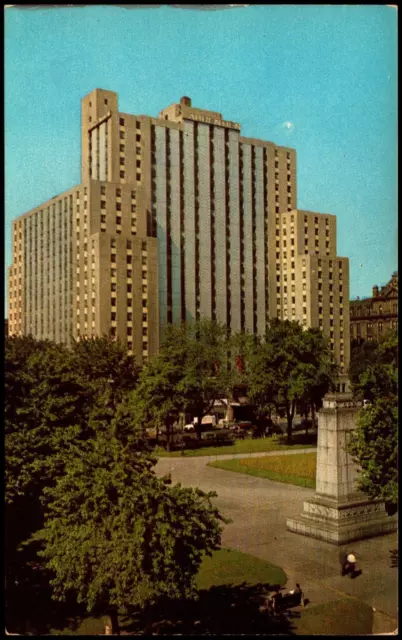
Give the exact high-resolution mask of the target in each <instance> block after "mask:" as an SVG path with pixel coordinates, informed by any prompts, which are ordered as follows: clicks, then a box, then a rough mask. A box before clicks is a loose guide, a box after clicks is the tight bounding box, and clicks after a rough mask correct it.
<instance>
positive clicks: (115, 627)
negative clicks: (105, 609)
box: [109, 609, 120, 636]
mask: <svg viewBox="0 0 402 640" xmlns="http://www.w3.org/2000/svg"><path fill="white" fill-rule="evenodd" d="M109 618H110V626H111V627H112V635H113V636H119V635H120V625H119V614H118V613H117V609H111V610H110V611H109Z"/></svg>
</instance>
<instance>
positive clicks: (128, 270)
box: [127, 269, 133, 278]
mask: <svg viewBox="0 0 402 640" xmlns="http://www.w3.org/2000/svg"><path fill="white" fill-rule="evenodd" d="M132 275H133V272H132V270H131V269H127V278H131V276H132Z"/></svg>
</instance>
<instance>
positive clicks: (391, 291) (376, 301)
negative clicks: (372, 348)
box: [350, 271, 398, 342]
mask: <svg viewBox="0 0 402 640" xmlns="http://www.w3.org/2000/svg"><path fill="white" fill-rule="evenodd" d="M397 323H398V272H397V271H395V272H394V273H393V274H392V278H391V280H390V281H389V282H388V284H386V285H385V286H384V287H381V289H379V288H378V286H377V285H375V286H374V287H373V296H372V298H363V299H362V300H360V299H357V300H351V301H350V338H351V340H367V341H368V342H372V341H373V340H374V341H376V342H377V341H378V340H379V339H380V338H381V336H383V335H384V334H385V333H387V331H389V330H390V329H396V327H397Z"/></svg>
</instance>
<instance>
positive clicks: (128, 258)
mask: <svg viewBox="0 0 402 640" xmlns="http://www.w3.org/2000/svg"><path fill="white" fill-rule="evenodd" d="M132 260H133V257H132V256H127V257H126V262H127V264H131V263H132Z"/></svg>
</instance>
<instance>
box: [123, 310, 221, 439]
mask: <svg viewBox="0 0 402 640" xmlns="http://www.w3.org/2000/svg"><path fill="white" fill-rule="evenodd" d="M229 348H230V342H229V341H228V338H227V332H226V329H225V327H223V326H222V325H220V324H218V323H216V322H213V321H211V320H207V319H203V320H200V321H199V322H195V323H192V324H189V325H185V324H183V325H181V326H177V325H170V326H169V327H168V328H167V331H166V335H165V340H164V342H163V344H162V346H161V348H160V351H159V354H158V355H157V356H155V357H154V358H153V359H152V360H151V362H150V363H149V364H148V366H147V367H146V368H144V370H143V371H142V373H141V375H140V378H139V384H138V387H137V389H136V390H135V392H134V394H133V396H132V402H133V405H135V407H136V414H137V420H138V421H142V424H146V425H153V426H155V424H160V425H162V424H163V425H165V427H166V429H167V436H168V443H169V441H170V435H171V432H172V427H173V424H174V422H176V421H177V420H178V419H179V416H180V414H181V413H190V414H191V415H193V416H196V417H197V418H198V423H197V425H196V428H197V431H198V435H200V427H201V421H202V418H203V417H204V416H206V415H208V414H209V413H210V412H211V411H212V409H213V406H214V403H215V401H216V400H218V399H220V398H225V397H227V394H228V393H229V391H230V389H231V384H232V383H231V380H232V370H231V368H230V366H229V364H228V360H227V354H228V350H229Z"/></svg>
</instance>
